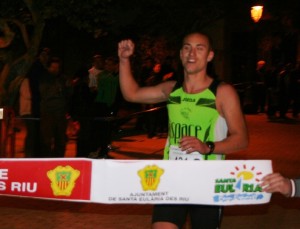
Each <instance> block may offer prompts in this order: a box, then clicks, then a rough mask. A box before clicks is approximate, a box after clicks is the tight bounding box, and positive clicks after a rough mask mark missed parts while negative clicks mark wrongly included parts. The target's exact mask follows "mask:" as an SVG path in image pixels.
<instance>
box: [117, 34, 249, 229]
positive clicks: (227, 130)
mask: <svg viewBox="0 0 300 229" xmlns="http://www.w3.org/2000/svg"><path fill="white" fill-rule="evenodd" d="M133 52H134V44H133V43H132V41H130V40H123V41H121V42H120V43H119V50H118V54H119V59H120V63H119V66H120V72H119V74H120V86H121V90H122V93H123V96H124V98H125V99H126V100H128V101H130V102H138V103H149V104H151V103H159V102H164V101H167V103H168V105H167V107H168V113H169V134H168V140H167V144H166V147H165V152H164V159H169V160H170V159H171V160H172V159H173V160H176V159H186V160H218V159H224V155H226V154H229V153H231V152H234V151H237V150H241V149H244V148H245V147H247V145H248V134H247V128H246V124H245V120H244V117H243V114H242V111H241V107H240V101H239V98H238V95H237V93H236V91H235V90H234V89H233V87H232V86H231V85H229V84H225V83H220V82H219V81H217V80H214V79H213V78H211V77H210V76H208V75H207V71H206V69H207V64H208V62H210V61H211V60H212V59H213V57H214V52H213V49H212V46H211V42H210V39H209V38H208V36H206V35H204V34H202V33H198V32H195V33H190V34H188V35H186V36H185V37H184V39H183V44H182V48H181V50H180V58H181V62H182V65H183V69H184V79H183V82H175V81H172V80H170V81H165V82H163V83H160V84H158V85H156V86H151V87H139V86H138V84H137V83H136V81H135V80H134V78H133V75H132V72H131V66H130V56H131V55H132V54H133ZM191 176H195V174H191ZM220 212H221V211H220V207H218V206H202V205H156V206H155V207H154V212H153V218H152V222H153V225H152V226H153V228H154V229H157V228H181V227H182V226H183V225H184V223H185V220H186V215H187V214H188V213H189V214H190V216H191V223H192V227H193V228H218V226H219V223H220V218H221V214H220Z"/></svg>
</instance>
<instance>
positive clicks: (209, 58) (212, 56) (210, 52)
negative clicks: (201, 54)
mask: <svg viewBox="0 0 300 229" xmlns="http://www.w3.org/2000/svg"><path fill="white" fill-rule="evenodd" d="M214 56H215V53H214V52H213V51H209V54H208V57H207V61H208V62H210V61H211V60H212V59H213V58H214Z"/></svg>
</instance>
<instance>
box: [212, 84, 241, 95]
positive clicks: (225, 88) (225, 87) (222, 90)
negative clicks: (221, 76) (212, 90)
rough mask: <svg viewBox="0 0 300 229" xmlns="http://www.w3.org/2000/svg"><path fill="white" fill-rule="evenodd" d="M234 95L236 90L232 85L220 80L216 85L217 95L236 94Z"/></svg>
mask: <svg viewBox="0 0 300 229" xmlns="http://www.w3.org/2000/svg"><path fill="white" fill-rule="evenodd" d="M236 95H237V92H236V89H235V88H234V87H233V85H231V84H229V83H226V82H223V81H222V82H221V83H220V85H219V86H218V90H217V96H220V97H221V98H224V96H236Z"/></svg>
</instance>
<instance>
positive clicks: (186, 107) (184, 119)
mask: <svg viewBox="0 0 300 229" xmlns="http://www.w3.org/2000/svg"><path fill="white" fill-rule="evenodd" d="M219 83H220V81H217V80H214V81H213V82H212V83H211V85H210V86H209V87H208V88H207V89H205V90H204V91H202V92H200V93H196V94H188V93H186V92H184V90H183V88H182V85H180V86H179V87H176V86H175V89H174V90H173V92H172V93H171V94H170V96H169V99H168V102H167V109H168V116H169V133H168V139H167V142H166V146H165V149H164V159H167V160H168V159H170V157H169V153H170V146H172V147H173V146H175V147H178V146H179V140H180V139H181V138H182V137H183V136H195V137H197V138H198V139H200V140H201V141H203V142H206V141H213V142H215V141H221V140H223V139H224V138H226V136H227V130H228V128H227V124H226V121H225V119H224V118H223V117H222V116H220V114H219V112H218V111H217V109H216V90H217V87H218V85H219ZM200 157H202V160H222V159H225V157H224V155H223V154H211V155H209V156H207V155H201V156H200ZM198 160H199V159H198Z"/></svg>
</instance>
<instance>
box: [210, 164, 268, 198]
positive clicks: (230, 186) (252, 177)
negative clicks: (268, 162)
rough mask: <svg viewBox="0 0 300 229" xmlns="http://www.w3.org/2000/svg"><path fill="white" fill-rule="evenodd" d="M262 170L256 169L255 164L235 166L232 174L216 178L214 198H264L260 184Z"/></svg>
mask: <svg viewBox="0 0 300 229" xmlns="http://www.w3.org/2000/svg"><path fill="white" fill-rule="evenodd" d="M261 176H262V172H260V171H256V168H255V166H250V167H247V165H243V166H242V167H238V166H235V167H234V169H233V170H232V171H231V172H230V176H228V177H223V178H218V179H216V180H215V194H217V195H216V196H215V197H214V200H215V201H216V202H225V201H231V200H234V199H236V200H250V199H257V200H258V199H262V198H263V194H262V188H261V187H260V186H259V182H260V177H261Z"/></svg>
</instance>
